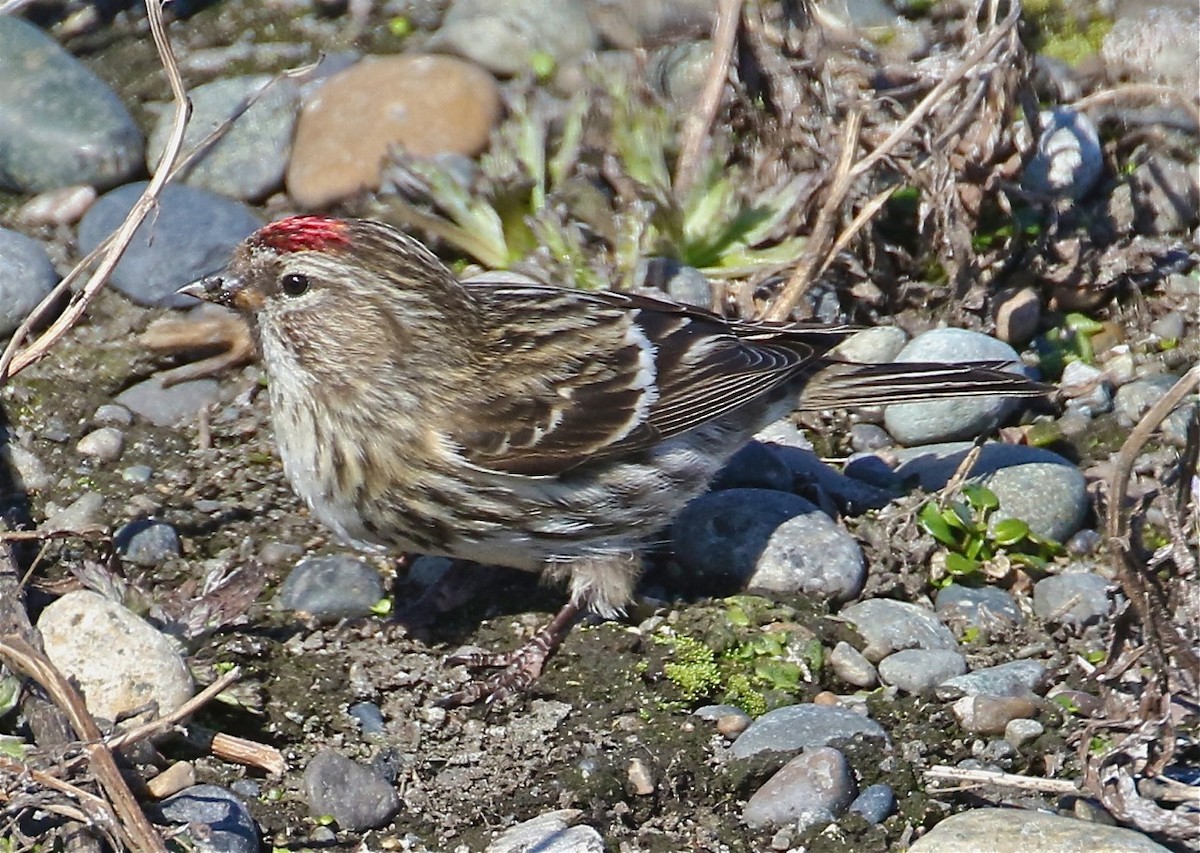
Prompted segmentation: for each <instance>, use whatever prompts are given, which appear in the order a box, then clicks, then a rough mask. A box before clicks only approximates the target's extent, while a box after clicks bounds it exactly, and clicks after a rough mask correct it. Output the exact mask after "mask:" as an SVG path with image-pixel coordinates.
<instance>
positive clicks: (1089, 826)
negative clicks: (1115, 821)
mask: <svg viewBox="0 0 1200 853" xmlns="http://www.w3.org/2000/svg"><path fill="white" fill-rule="evenodd" d="M908 849H909V853H963V851H965V850H970V851H972V853H1030V851H1034V850H1037V851H1042V850H1045V851H1054V853H1168V851H1167V848H1166V847H1163V846H1162V845H1160V844H1156V843H1154V842H1153V841H1151V840H1150V839H1149V838H1147V837H1146V836H1144V835H1142V834H1141V833H1140V832H1134V831H1133V830H1132V829H1123V828H1121V827H1116V826H1104V825H1103V824H1098V823H1092V822H1090V821H1083V820H1077V819H1076V818H1071V817H1062V816H1060V815H1050V814H1044V813H1043V812H1036V811H1030V810H1028V809H1000V808H978V809H971V810H970V811H965V812H960V813H958V814H956V815H951V816H950V817H948V818H946V819H945V820H943V821H942V822H941V823H939V824H938V825H937V826H935V827H933V829H931V830H929V831H928V832H927V833H926V834H925V835H923V836H921V837H920V838H918V839H917V840H916V841H914V842H913V844H912V846H911V847H909V848H908Z"/></svg>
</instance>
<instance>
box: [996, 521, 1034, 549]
mask: <svg viewBox="0 0 1200 853" xmlns="http://www.w3.org/2000/svg"><path fill="white" fill-rule="evenodd" d="M1028 538H1029V525H1028V524H1026V523H1025V522H1024V521H1022V520H1021V519H1019V518H1005V519H1002V520H1001V521H998V522H996V525H995V527H993V528H992V539H993V540H994V541H995V542H996V544H997V545H1002V546H1004V547H1005V548H1008V547H1010V546H1012V545H1016V544H1017V543H1018V542H1022V541H1024V540H1026V539H1028Z"/></svg>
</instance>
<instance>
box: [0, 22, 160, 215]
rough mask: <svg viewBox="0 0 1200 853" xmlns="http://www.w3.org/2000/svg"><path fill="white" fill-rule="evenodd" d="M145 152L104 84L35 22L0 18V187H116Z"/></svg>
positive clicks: (136, 132) (25, 189)
mask: <svg viewBox="0 0 1200 853" xmlns="http://www.w3.org/2000/svg"><path fill="white" fill-rule="evenodd" d="M142 150H143V143H142V135H141V132H140V131H139V130H138V128H137V125H136V124H135V123H134V121H133V117H132V116H131V115H130V114H129V110H127V109H126V108H125V105H124V104H122V103H121V100H120V98H118V97H117V95H116V93H114V92H113V91H112V89H110V88H109V87H108V85H107V84H106V83H104V82H103V81H102V80H100V78H98V77H97V76H96V75H95V74H93V73H92V72H91V71H90V70H88V68H87V67H86V66H85V65H84V64H83V63H81V62H80V61H79V60H77V59H75V57H73V56H71V54H69V53H67V52H66V51H65V50H63V49H62V48H61V47H59V45H58V43H57V42H56V41H54V39H52V38H50V37H49V36H48V35H46V34H45V33H43V32H42V31H41V30H40V29H38V28H37V27H35V26H34V25H33V24H30V23H28V22H27V21H24V20H22V19H20V18H18V17H17V16H16V15H0V186H2V187H6V188H8V189H12V190H17V191H18V192H40V191H41V190H48V189H52V188H54V187H65V186H70V185H72V184H93V185H95V186H98V187H109V186H113V185H115V184H118V183H120V182H121V181H123V180H126V179H127V178H129V177H131V176H132V175H133V174H134V173H135V172H136V171H137V170H138V169H139V168H140V167H141V164H142Z"/></svg>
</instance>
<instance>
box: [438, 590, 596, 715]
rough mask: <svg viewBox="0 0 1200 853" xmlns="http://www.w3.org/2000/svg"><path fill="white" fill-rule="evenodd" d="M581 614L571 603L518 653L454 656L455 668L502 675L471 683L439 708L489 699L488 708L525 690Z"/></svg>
mask: <svg viewBox="0 0 1200 853" xmlns="http://www.w3.org/2000/svg"><path fill="white" fill-rule="evenodd" d="M578 614H579V605H578V604H576V603H575V602H574V601H569V602H567V603H566V604H565V605H563V608H562V609H561V610H559V611H558V613H557V614H556V615H555V617H554V618H553V619H551V620H550V622H549V623H548V624H546V625H545V626H544V627H543V628H542V629H541V630H540V631H538V632H537V633H536V634H534V635H533V637H532V639H530V640H529V642H527V643H526V644H525V645H523V646H521V647H520V648H519V649H516V650H515V651H511V652H503V653H499V654H487V653H485V652H473V653H471V654H466V655H452V656H451V657H450V658H449V659H447V661H446V663H447V664H449V665H451V666H456V665H458V664H465V665H466V666H467V668H469V669H499V670H500V671H499V672H497V673H495V674H494V675H492V676H490V677H488V678H478V679H474V680H472V681H470V682H468V683H467V685H466V686H465V687H463V689H462V690H459V691H457V692H456V693H452V694H450V695H449V696H446V697H445V698H443V699H441V700H439V701H438V703H437V704H438V705H439V706H441V707H443V708H454V707H457V706H459V705H473V704H474V703H476V702H478V701H479V700H480V699H486V700H487V702H488V704H491V703H493V702H498V701H500V700H501V699H506V698H508V697H509V696H512V695H513V694H514V693H520V692H521V691H523V690H525V688H527V687H529V685H531V684H533V682H535V681H537V679H538V677H539V676H541V674H542V669H543V668H544V667H545V665H546V661H547V660H549V659H550V656H551V655H552V654H554V650H555V649H557V648H558V647H559V645H560V644H561V643H562V641H563V638H564V637H565V636H566V635H567V629H568V628H570V626H571V622H572V621H573V620H574V619H575V617H576V616H577V615H578Z"/></svg>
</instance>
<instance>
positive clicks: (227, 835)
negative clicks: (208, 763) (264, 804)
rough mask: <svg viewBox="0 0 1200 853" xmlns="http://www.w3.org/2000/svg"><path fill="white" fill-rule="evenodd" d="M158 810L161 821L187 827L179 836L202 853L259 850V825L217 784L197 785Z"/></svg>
mask: <svg viewBox="0 0 1200 853" xmlns="http://www.w3.org/2000/svg"><path fill="white" fill-rule="evenodd" d="M155 810H156V811H157V812H158V815H157V817H159V818H161V821H160V822H162V823H170V824H176V825H180V826H183V827H186V828H185V829H184V830H183V833H182V835H181V836H180V837H181V838H183V839H187V840H188V841H189V842H190V844H189V845H188V846H189V848H190V849H193V850H197V851H202V853H258V850H259V837H258V825H257V824H256V823H255V822H254V818H253V817H251V816H250V810H249V809H247V808H246V806H245V804H244V803H243V802H242V801H241V800H240V799H238V798H237V797H236V796H234V794H232V793H231V792H229V791H226V790H225V789H224V788H221V787H218V786H217V785H194V786H192V787H191V788H186V789H184V790H182V791H180V792H179V793H178V794H175V795H174V796H173V797H168V798H167V799H165V800H163V801H162V802H161V803H159V804H158V805H157V806H156V807H155Z"/></svg>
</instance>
